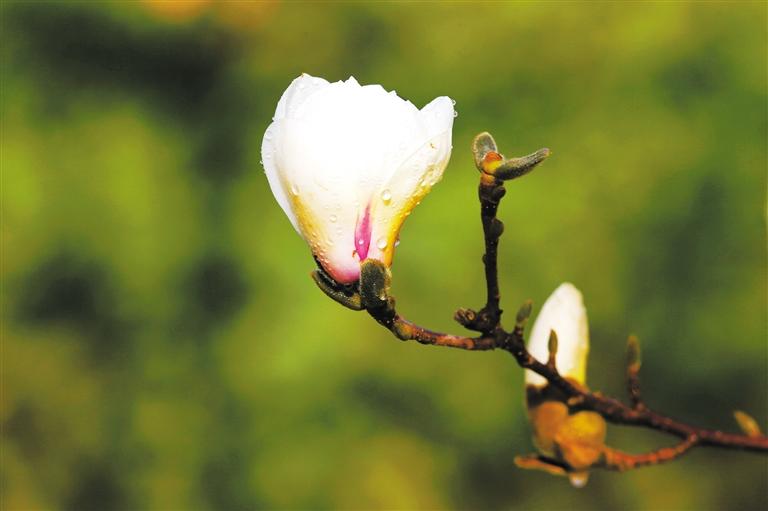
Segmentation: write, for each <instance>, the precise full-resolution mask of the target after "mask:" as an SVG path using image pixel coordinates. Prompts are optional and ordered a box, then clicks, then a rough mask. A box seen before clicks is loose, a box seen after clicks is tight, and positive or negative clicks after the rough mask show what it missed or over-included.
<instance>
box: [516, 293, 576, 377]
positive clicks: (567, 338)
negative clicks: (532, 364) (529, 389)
mask: <svg viewBox="0 0 768 511" xmlns="http://www.w3.org/2000/svg"><path fill="white" fill-rule="evenodd" d="M552 331H554V332H555V334H556V335H557V357H556V358H555V365H556V366H557V370H558V371H559V372H560V374H561V375H562V376H565V377H568V378H571V379H573V380H575V381H577V382H579V383H582V384H583V383H586V374H587V354H588V353H589V325H588V324H587V309H586V308H585V307H584V301H583V299H582V296H581V292H580V291H579V290H578V289H576V287H574V285H573V284H569V283H568V282H565V283H563V284H561V285H560V287H558V288H557V289H555V291H554V292H553V293H552V294H551V295H550V297H549V298H547V301H546V302H544V306H543V307H542V308H541V312H540V313H539V316H538V317H537V318H536V322H535V323H534V324H533V329H532V330H531V336H530V338H529V340H528V352H529V353H530V354H531V355H533V356H534V358H536V360H538V361H539V362H542V363H544V362H546V361H547V358H548V357H549V336H550V332H552ZM525 383H526V384H527V385H545V384H546V383H547V381H546V380H545V379H544V378H543V377H542V376H539V375H538V374H536V373H534V372H533V371H530V370H526V371H525Z"/></svg>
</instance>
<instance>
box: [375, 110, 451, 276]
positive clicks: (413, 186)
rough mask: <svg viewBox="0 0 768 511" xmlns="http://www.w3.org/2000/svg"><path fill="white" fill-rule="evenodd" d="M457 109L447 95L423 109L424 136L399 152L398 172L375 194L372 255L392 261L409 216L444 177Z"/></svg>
mask: <svg viewBox="0 0 768 511" xmlns="http://www.w3.org/2000/svg"><path fill="white" fill-rule="evenodd" d="M453 112H454V110H453V101H451V99H450V98H447V97H440V98H437V99H435V100H434V101H432V102H431V103H429V104H428V105H427V106H425V107H424V108H423V109H422V110H421V111H420V112H419V114H418V116H417V117H418V120H419V132H420V135H419V136H418V137H413V138H412V139H411V140H410V143H409V144H408V147H409V149H408V152H407V153H405V154H402V153H401V154H400V155H399V157H400V158H402V160H401V161H399V163H396V164H395V165H393V168H394V169H395V170H394V172H393V173H392V175H391V176H389V178H388V179H387V180H386V182H385V183H384V184H383V185H382V186H381V188H380V190H379V192H378V194H377V195H376V196H374V202H373V204H374V206H375V207H376V209H375V210H374V213H373V214H372V218H373V222H374V227H373V235H372V238H373V239H374V240H375V243H376V245H375V250H373V251H372V252H371V253H370V254H369V257H374V258H376V259H379V260H381V261H382V262H384V263H385V264H387V265H389V264H391V262H392V257H393V251H394V246H395V243H396V241H397V238H398V235H399V232H400V228H401V227H402V224H403V222H404V221H405V218H406V217H407V216H408V215H409V214H410V213H411V211H412V210H413V208H414V207H415V206H416V205H417V204H418V203H419V202H420V201H421V200H422V199H423V198H424V196H425V195H426V194H427V193H429V191H430V190H431V189H432V186H434V185H435V184H436V183H437V182H438V181H440V179H441V178H442V176H443V171H444V170H445V167H446V165H447V164H448V160H449V159H450V156H451V147H452V146H451V138H452V129H453V119H454V114H453Z"/></svg>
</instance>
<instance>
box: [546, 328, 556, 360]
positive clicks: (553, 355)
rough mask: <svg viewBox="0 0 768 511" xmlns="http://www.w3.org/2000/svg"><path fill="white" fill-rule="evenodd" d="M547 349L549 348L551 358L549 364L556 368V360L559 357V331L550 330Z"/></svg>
mask: <svg viewBox="0 0 768 511" xmlns="http://www.w3.org/2000/svg"><path fill="white" fill-rule="evenodd" d="M547 349H548V350H549V359H548V360H547V365H548V366H549V367H551V368H552V369H556V368H557V366H556V363H555V360H556V358H557V332H555V331H554V330H550V331H549V342H548V343H547Z"/></svg>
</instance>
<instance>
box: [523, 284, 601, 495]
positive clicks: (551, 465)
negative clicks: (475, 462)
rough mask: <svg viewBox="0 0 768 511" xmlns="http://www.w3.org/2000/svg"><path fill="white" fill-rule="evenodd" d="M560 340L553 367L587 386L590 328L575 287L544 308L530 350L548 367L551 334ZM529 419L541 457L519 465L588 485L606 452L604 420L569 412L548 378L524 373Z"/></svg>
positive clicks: (525, 459) (587, 413)
mask: <svg viewBox="0 0 768 511" xmlns="http://www.w3.org/2000/svg"><path fill="white" fill-rule="evenodd" d="M552 332H554V333H555V335H556V336H557V343H556V344H557V352H556V356H555V367H556V368H557V370H558V372H559V373H560V374H561V375H562V376H564V377H566V378H569V379H571V380H573V381H574V382H575V383H577V384H579V385H581V386H586V371H587V353H588V352H589V327H588V325H587V310H586V309H585V307H584V302H583V300H582V296H581V293H580V292H579V290H578V289H576V288H575V287H574V286H573V285H572V284H568V283H564V284H562V285H560V287H558V288H557V289H556V290H555V292H554V293H552V295H551V296H550V297H549V298H548V299H547V301H546V302H545V303H544V306H543V307H542V308H541V313H539V316H538V318H536V322H535V323H534V325H533V329H532V330H531V336H530V339H529V341H528V351H529V352H530V353H531V355H533V356H534V357H535V358H536V359H537V360H539V361H540V362H542V363H544V362H546V361H547V360H548V359H549V348H550V347H551V345H550V336H551V335H552ZM525 383H526V401H527V405H528V420H529V422H530V423H531V427H532V429H533V443H534V445H535V446H536V449H537V450H538V452H539V455H534V456H524V457H518V458H517V459H516V460H515V461H516V463H517V464H518V466H520V467H523V468H532V469H538V470H545V471H547V472H549V473H552V474H558V475H565V476H568V478H569V479H570V481H571V484H573V485H574V486H576V487H582V486H584V485H585V484H586V482H587V479H588V476H589V468H590V467H592V466H593V465H595V464H597V463H599V462H601V461H602V459H603V457H604V453H605V433H606V425H605V419H603V417H602V416H600V415H599V414H597V413H595V412H591V411H579V412H576V413H570V411H569V408H568V405H567V403H566V399H565V396H563V395H561V393H560V392H559V391H558V390H557V389H554V388H552V387H551V386H549V385H548V384H547V380H546V379H545V378H543V377H542V376H540V375H538V374H536V373H534V372H533V371H530V370H526V374H525Z"/></svg>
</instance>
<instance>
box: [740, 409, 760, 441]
mask: <svg viewBox="0 0 768 511" xmlns="http://www.w3.org/2000/svg"><path fill="white" fill-rule="evenodd" d="M733 417H734V418H735V419H736V422H737V423H738V424H739V427H740V428H741V430H742V431H743V432H744V434H745V435H747V436H749V437H758V436H761V435H762V432H761V431H760V426H758V425H757V421H756V420H755V419H754V418H753V417H752V416H751V415H749V414H748V413H746V412H742V411H741V410H735V411H734V412H733Z"/></svg>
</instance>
